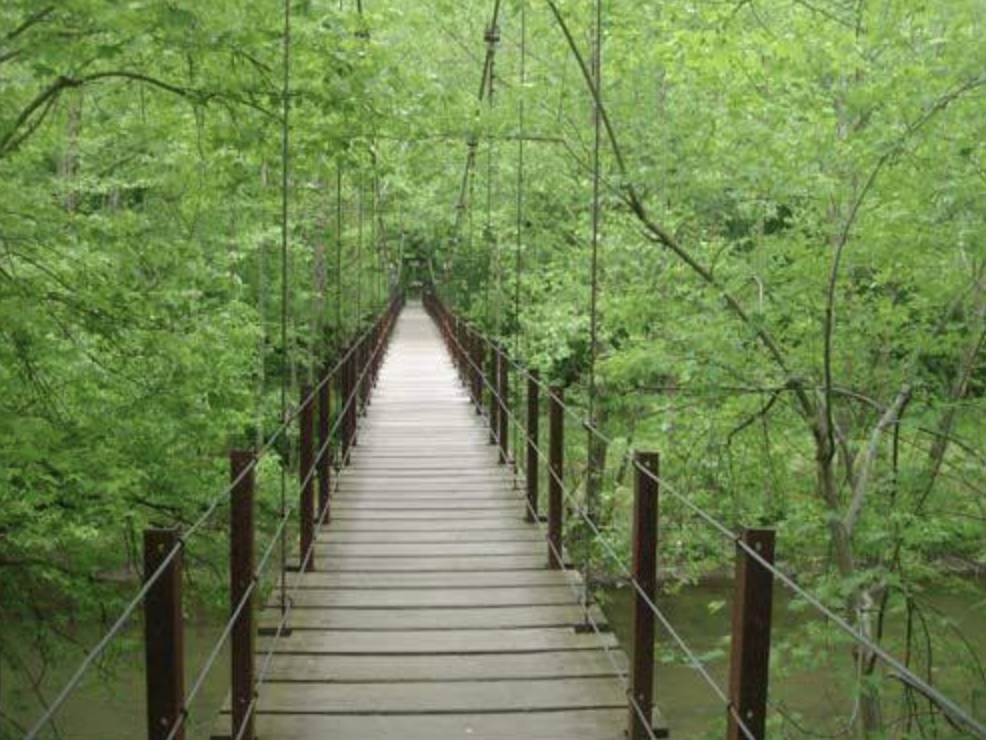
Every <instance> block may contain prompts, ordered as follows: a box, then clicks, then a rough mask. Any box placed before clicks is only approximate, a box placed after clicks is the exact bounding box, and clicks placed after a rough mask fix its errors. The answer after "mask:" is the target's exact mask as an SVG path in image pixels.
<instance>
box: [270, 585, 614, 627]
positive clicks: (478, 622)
mask: <svg viewBox="0 0 986 740" xmlns="http://www.w3.org/2000/svg"><path fill="white" fill-rule="evenodd" d="M299 593H300V592H299ZM279 620H280V609H278V608H277V607H271V608H268V609H265V610H264V611H263V612H262V616H261V623H262V624H263V625H264V626H266V627H276V626H277V623H278V621H279ZM599 621H601V622H602V624H605V619H602V620H597V622H599ZM581 622H582V611H581V608H580V607H578V606H577V605H576V604H575V603H574V602H572V603H570V604H568V605H563V606H557V605H555V606H518V607H500V608H496V609H490V608H488V607H477V608H451V609H428V608H424V609H402V610H400V612H399V613H395V611H394V610H393V609H294V610H292V612H291V616H290V623H289V625H288V626H290V627H291V628H292V629H293V630H306V629H308V630H318V629H322V630H355V631H360V630H362V631H389V632H395V631H396V632H401V631H408V630H434V631H444V630H485V629H523V628H529V629H530V628H537V627H558V628H565V627H569V628H571V627H574V626H575V625H577V624H581Z"/></svg>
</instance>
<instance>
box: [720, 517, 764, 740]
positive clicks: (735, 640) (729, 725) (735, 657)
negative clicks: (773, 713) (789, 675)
mask: <svg viewBox="0 0 986 740" xmlns="http://www.w3.org/2000/svg"><path fill="white" fill-rule="evenodd" d="M741 540H742V542H743V544H745V545H747V546H748V547H750V548H751V549H752V550H754V551H755V552H757V554H759V555H760V557H762V558H763V559H764V560H766V561H767V562H768V563H770V564H771V565H773V563H774V530H772V529H744V530H743V533H742V535H741ZM773 591H774V577H773V574H771V572H770V571H769V570H767V568H765V567H764V566H763V565H762V564H760V563H758V562H757V561H756V560H754V559H753V558H752V557H751V556H750V555H749V554H747V552H746V551H745V550H744V549H743V548H742V547H740V545H739V544H737V546H736V580H735V586H734V595H733V627H732V629H733V635H732V641H731V643H730V656H729V701H730V703H731V705H732V707H733V709H734V710H735V712H736V714H737V715H739V718H740V719H741V720H742V722H743V724H744V725H745V726H746V729H747V730H749V731H750V732H751V733H752V734H753V736H754V737H756V738H758V739H759V738H763V737H766V726H767V686H768V678H769V674H770V631H771V616H772V607H773ZM726 714H727V716H726V738H727V740H742V739H743V738H746V737H747V735H746V734H745V733H743V732H742V730H741V729H740V726H739V723H738V722H737V721H736V716H734V715H733V713H732V712H727V713H726Z"/></svg>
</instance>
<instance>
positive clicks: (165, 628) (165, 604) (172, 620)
mask: <svg viewBox="0 0 986 740" xmlns="http://www.w3.org/2000/svg"><path fill="white" fill-rule="evenodd" d="M178 545H179V539H178V531H177V530H175V529H146V530H144V578H149V577H150V576H152V575H153V574H154V573H156V572H157V571H158V569H159V568H161V566H162V564H163V563H164V561H165V559H166V558H167V557H168V556H169V554H170V553H171V551H172V550H173V549H174V548H175V547H177V546H178ZM181 573H182V553H181V552H178V553H176V554H175V555H174V557H173V558H172V559H171V561H170V562H169V563H168V565H167V566H165V568H164V570H163V571H162V573H161V576H160V577H159V578H158V580H157V581H156V582H155V583H154V585H153V586H152V587H151V589H150V590H149V591H148V593H147V597H146V598H145V599H144V656H145V661H146V663H145V671H146V674H147V676H146V681H147V738H148V740H165V739H166V738H167V737H168V736H169V735H170V734H171V732H172V730H174V727H175V725H176V724H177V723H179V722H181V721H182V711H183V705H184V703H185V646H184V642H185V637H184V624H183V621H182V612H181ZM184 738H185V728H184V727H180V728H179V729H178V730H177V731H176V732H175V735H174V740H184Z"/></svg>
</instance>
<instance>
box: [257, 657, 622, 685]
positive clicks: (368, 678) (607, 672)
mask: <svg viewBox="0 0 986 740" xmlns="http://www.w3.org/2000/svg"><path fill="white" fill-rule="evenodd" d="M614 655H615V656H616V657H614V658H613V660H615V661H616V665H618V666H619V667H620V668H621V670H623V671H625V670H626V659H625V658H624V657H623V656H622V654H619V653H615V654H614ZM613 675H614V668H613V662H611V660H610V657H608V656H607V655H606V652H605V651H604V650H602V649H600V650H595V651H590V650H587V651H584V652H579V653H574V654H573V653H568V652H565V653H529V654H526V655H509V654H508V655H502V654H492V655H439V656H435V655H405V656H403V657H401V658H399V659H395V658H393V657H392V656H378V655H343V656H339V655H278V656H276V657H275V658H274V659H273V661H272V662H271V666H270V672H269V673H268V674H267V676H268V679H269V680H271V681H275V682H276V681H295V682H300V681H308V682H321V683H341V682H350V683H356V682H373V681H379V680H380V677H381V676H386V680H387V681H388V682H391V683H401V682H413V681H420V682H433V681H476V680H487V681H503V680H508V679H528V680H530V679H546V678H552V679H564V678H588V677H595V678H605V677H612V676H613Z"/></svg>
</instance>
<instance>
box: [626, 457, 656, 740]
mask: <svg viewBox="0 0 986 740" xmlns="http://www.w3.org/2000/svg"><path fill="white" fill-rule="evenodd" d="M634 463H635V466H634V489H633V566H632V568H633V571H632V572H633V580H634V583H635V584H636V585H635V587H634V589H633V605H632V606H633V608H632V612H631V616H630V618H631V623H630V624H631V634H632V635H633V636H632V638H631V643H630V644H631V650H632V654H631V656H630V701H631V704H630V717H629V722H628V727H629V731H628V733H627V734H628V737H629V738H630V740H647V738H649V737H650V736H651V735H652V727H653V711H654V612H653V610H652V609H651V604H652V603H654V602H655V599H656V596H657V528H658V511H659V495H660V492H659V489H658V484H657V477H658V474H659V470H660V457H659V456H658V455H657V453H653V452H637V453H635V455H634ZM648 471H649V472H650V473H653V476H651V475H648V474H647V473H648ZM648 600H649V601H650V603H648Z"/></svg>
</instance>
